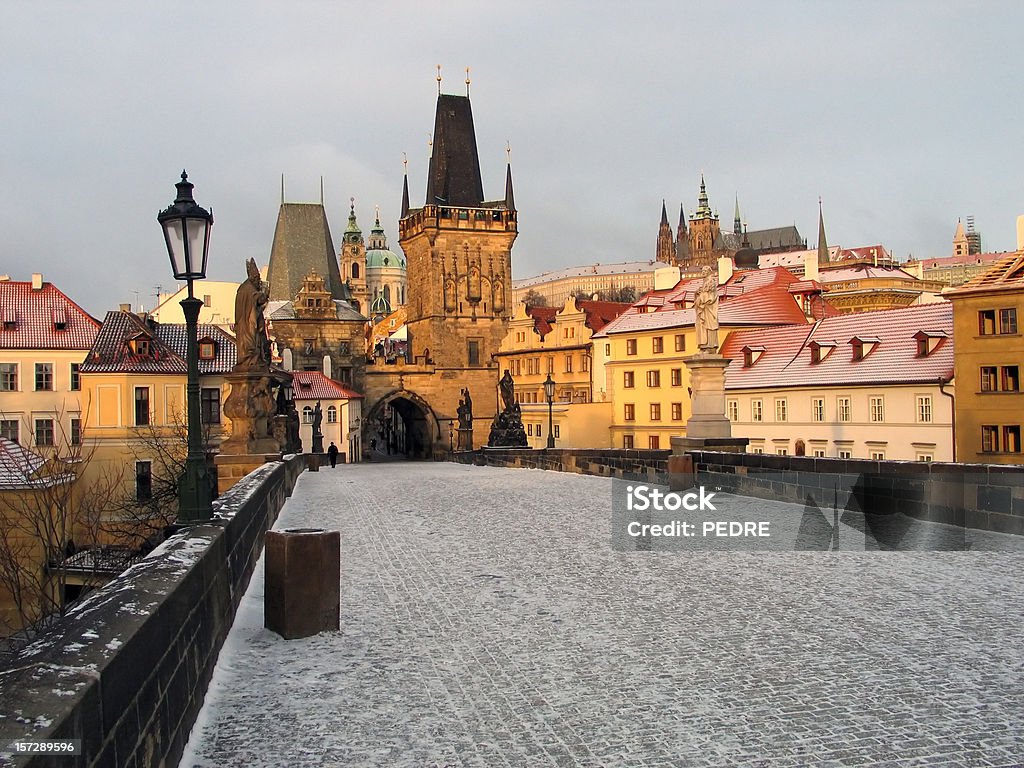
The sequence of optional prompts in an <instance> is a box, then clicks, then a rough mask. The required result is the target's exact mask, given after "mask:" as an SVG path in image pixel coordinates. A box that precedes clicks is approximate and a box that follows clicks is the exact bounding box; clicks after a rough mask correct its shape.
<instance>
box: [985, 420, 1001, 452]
mask: <svg viewBox="0 0 1024 768" xmlns="http://www.w3.org/2000/svg"><path fill="white" fill-rule="evenodd" d="M998 450H999V427H997V426H994V425H991V424H986V425H983V426H982V428H981V452H982V453H995V452H996V451H998Z"/></svg>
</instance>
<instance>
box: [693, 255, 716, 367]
mask: <svg viewBox="0 0 1024 768" xmlns="http://www.w3.org/2000/svg"><path fill="white" fill-rule="evenodd" d="M702 271H703V274H704V281H703V282H702V283H701V286H700V288H699V289H698V290H697V295H696V297H695V298H694V300H693V310H694V315H695V320H694V325H695V330H696V332H697V347H698V348H699V349H700V350H701V351H702V352H717V351H718V280H717V279H716V277H715V275H714V273H713V272H712V271H711V268H710V267H704V269H703V270H702Z"/></svg>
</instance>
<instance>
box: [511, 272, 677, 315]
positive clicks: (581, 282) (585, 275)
mask: <svg viewBox="0 0 1024 768" xmlns="http://www.w3.org/2000/svg"><path fill="white" fill-rule="evenodd" d="M665 269H671V268H670V267H668V265H667V264H665V263H663V262H660V261H626V262H622V263H618V264H584V265H581V266H577V267H565V268H564V269H557V270H552V271H550V272H542V273H541V274H539V275H534V276H533V277H524V278H520V279H518V280H513V281H512V304H513V305H518V304H521V303H522V302H524V301H526V297H527V295H528V294H530V293H533V294H535V295H539V296H541V297H542V298H543V299H544V306H547V307H561V306H564V305H565V302H566V300H567V299H570V298H572V297H574V296H576V295H578V294H580V293H585V294H587V296H593V295H594V294H595V293H597V294H601V293H607V292H619V291H621V290H623V289H628V288H632V289H633V291H634V292H635V293H636V298H639V297H640V296H642V295H643V294H645V293H647V292H648V291H651V290H654V287H655V272H657V271H658V270H665ZM677 281H678V277H677V278H676V280H673V281H672V284H673V285H674V284H675V283H676V282H677Z"/></svg>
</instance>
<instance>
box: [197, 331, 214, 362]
mask: <svg viewBox="0 0 1024 768" xmlns="http://www.w3.org/2000/svg"><path fill="white" fill-rule="evenodd" d="M215 357H217V342H216V341H214V340H213V339H211V338H210V337H206V338H204V339H200V340H199V359H200V360H213V359H214V358H215Z"/></svg>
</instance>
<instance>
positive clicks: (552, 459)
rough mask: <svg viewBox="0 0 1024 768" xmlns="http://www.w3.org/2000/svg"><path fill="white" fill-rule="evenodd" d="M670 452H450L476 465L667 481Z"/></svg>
mask: <svg viewBox="0 0 1024 768" xmlns="http://www.w3.org/2000/svg"><path fill="white" fill-rule="evenodd" d="M670 454H671V451H669V450H660V451H654V450H625V449H614V448H607V449H590V448H555V449H552V450H547V449H545V450H531V449H522V448H483V449H480V450H477V451H465V452H457V453H455V454H453V460H454V461H457V462H459V463H462V464H476V465H478V466H490V467H526V468H530V469H552V470H555V471H557V472H575V473H577V474H582V475H598V476H600V477H614V478H617V479H619V480H634V481H637V482H648V483H657V484H666V483H667V482H668V458H669V455H670Z"/></svg>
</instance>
